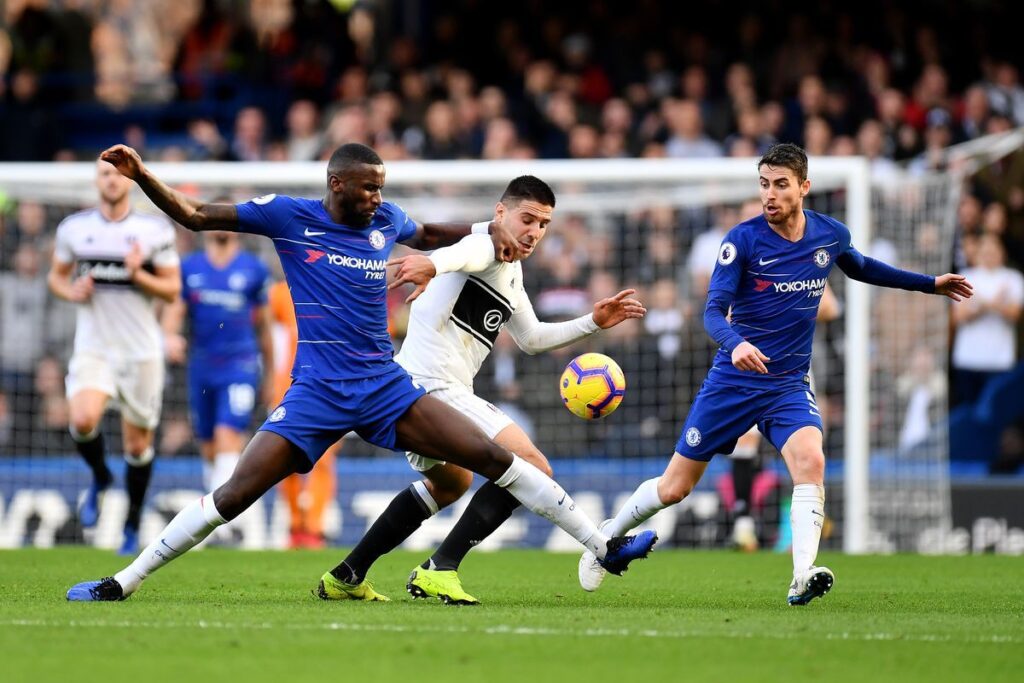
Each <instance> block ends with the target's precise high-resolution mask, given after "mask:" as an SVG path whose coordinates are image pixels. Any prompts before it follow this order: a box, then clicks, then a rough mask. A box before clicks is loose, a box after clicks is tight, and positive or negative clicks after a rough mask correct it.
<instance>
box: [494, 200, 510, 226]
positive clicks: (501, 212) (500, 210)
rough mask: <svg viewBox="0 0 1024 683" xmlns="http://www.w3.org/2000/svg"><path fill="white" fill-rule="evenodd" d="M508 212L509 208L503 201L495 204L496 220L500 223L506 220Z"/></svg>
mask: <svg viewBox="0 0 1024 683" xmlns="http://www.w3.org/2000/svg"><path fill="white" fill-rule="evenodd" d="M506 213H508V209H506V208H505V205H504V204H502V203H501V202H498V203H497V204H495V205H494V222H495V223H499V224H500V223H501V222H502V221H503V220H505V214H506Z"/></svg>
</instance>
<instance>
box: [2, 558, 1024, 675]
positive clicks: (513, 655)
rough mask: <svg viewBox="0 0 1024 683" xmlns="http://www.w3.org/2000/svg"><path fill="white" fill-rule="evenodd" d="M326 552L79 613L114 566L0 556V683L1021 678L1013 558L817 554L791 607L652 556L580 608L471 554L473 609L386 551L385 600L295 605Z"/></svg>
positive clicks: (561, 562)
mask: <svg viewBox="0 0 1024 683" xmlns="http://www.w3.org/2000/svg"><path fill="white" fill-rule="evenodd" d="M343 555H344V552H342V551H338V550H333V551H328V552H323V553H248V552H230V551H203V552H197V553H194V554H191V555H190V556H189V557H186V558H182V559H180V560H178V561H176V562H175V563H174V564H173V565H171V566H169V567H167V568H166V569H164V570H163V571H161V572H159V573H158V574H156V575H155V576H154V577H153V578H151V579H150V580H149V581H148V582H147V585H146V586H145V587H144V588H143V590H142V591H140V592H139V593H138V594H137V595H136V596H133V597H132V598H131V599H130V600H128V601H126V602H123V603H116V604H104V605H82V604H69V603H67V602H66V601H65V600H64V599H63V595H64V591H65V590H66V589H67V587H68V586H69V585H71V584H72V583H74V582H76V581H79V580H83V579H89V578H98V577H100V576H103V575H108V574H110V573H112V572H113V571H115V570H116V569H118V568H119V567H120V566H122V565H123V560H122V559H121V558H117V557H115V556H113V555H112V554H110V553H108V552H102V551H95V550H89V549H83V548H58V549H54V550H48V551H39V550H27V551H13V552H0V591H2V595H3V596H4V598H3V600H0V652H3V653H4V654H3V662H4V664H3V674H2V675H0V678H2V679H3V680H4V681H5V682H6V681H7V680H12V681H17V680H27V681H31V682H32V683H40V681H47V680H66V679H67V678H69V677H73V678H74V679H75V680H76V681H97V682H101V681H102V682H103V683H111V682H112V681H118V680H131V681H138V680H144V681H145V683H156V682H158V681H164V680H168V681H171V680H174V681H180V680H187V679H189V678H199V677H205V678H209V677H213V676H218V677H224V676H229V677H231V678H233V679H238V680H243V681H245V683H262V681H275V683H280V681H281V680H282V679H283V680H288V681H289V682H291V681H306V680H309V681H318V682H323V681H325V680H328V679H331V678H334V677H337V676H339V675H343V676H344V677H345V678H347V679H349V680H358V679H360V678H366V679H367V680H368V681H390V680H396V681H410V680H421V679H423V678H424V677H426V678H430V679H435V678H440V679H448V680H474V681H478V680H480V679H485V680H486V681H487V683H499V682H504V681H517V683H522V681H523V680H524V679H526V680H529V681H531V683H536V682H539V681H545V680H560V681H576V680H584V679H592V678H595V677H600V678H609V677H619V678H625V680H630V681H632V680H644V679H646V678H651V679H655V680H662V679H665V678H666V677H668V676H673V677H682V678H685V679H687V680H727V679H729V678H737V679H738V680H785V681H790V680H793V679H794V678H799V677H808V678H811V677H813V678H814V679H819V680H828V681H829V683H834V682H835V681H859V682H862V681H863V680H864V679H865V678H870V679H871V680H872V681H873V683H876V682H880V681H919V680H920V681H928V682H929V683H936V682H937V681H947V680H950V681H954V680H982V679H983V680H986V681H1001V680H1008V681H1009V680H1018V679H1019V675H1020V671H1022V670H1024V657H1022V652H1024V648H1021V643H1022V641H1024V619H1022V616H1024V614H1022V605H1024V586H1022V582H1021V581H1020V577H1021V576H1022V575H1024V572H1022V570H1024V560H1022V559H1021V558H1008V557H996V556H984V557H959V558H956V557H954V558H945V557H918V556H891V557H844V556H840V555H826V556H824V557H823V558H822V561H823V563H825V564H828V565H829V566H831V567H832V568H833V569H834V570H835V571H836V574H837V583H836V587H835V589H834V590H833V591H832V593H830V594H829V595H828V596H826V597H825V598H824V599H823V600H820V601H815V602H814V603H812V604H811V605H809V606H807V607H805V608H791V607H787V606H786V605H785V588H786V584H787V583H788V573H789V569H790V565H789V563H790V561H789V558H788V557H787V556H779V555H771V554H767V553H760V554H755V555H749V556H748V555H736V554H732V553H724V552H689V551H665V550H664V549H663V550H661V551H658V552H655V553H654V555H652V558H651V559H650V560H647V561H645V562H642V563H639V564H638V565H637V566H636V567H635V568H634V569H631V570H630V572H628V573H627V574H626V576H625V577H624V578H622V579H619V578H615V577H611V578H609V579H608V583H607V584H606V585H605V586H604V587H603V588H602V590H601V591H600V592H598V593H595V594H585V593H583V592H582V591H580V590H579V589H578V588H577V586H576V583H575V581H576V579H575V570H576V557H575V556H569V555H553V554H548V553H543V552H538V551H506V552H501V553H493V554H487V553H475V554H471V555H470V556H469V558H468V559H467V561H466V563H465V564H464V566H463V571H462V572H460V573H461V574H462V575H463V580H464V583H465V584H466V587H467V589H469V590H470V592H472V593H474V594H476V595H477V596H478V597H480V598H481V599H482V600H484V604H483V605H482V606H480V607H475V608H450V607H444V606H442V605H440V604H438V603H437V602H436V601H432V602H425V601H416V602H414V601H412V600H411V599H410V598H408V596H406V595H405V593H404V584H405V577H406V576H407V575H408V572H409V570H410V569H411V568H412V566H413V565H414V564H416V563H417V562H419V561H421V560H422V559H423V557H424V555H423V554H422V553H408V552H398V553H394V554H392V555H390V556H387V557H385V558H383V559H382V560H381V561H380V562H379V563H378V565H377V566H375V567H374V570H373V573H372V578H373V579H374V580H375V582H376V585H377V587H378V589H380V590H382V591H384V592H386V593H388V594H390V595H391V597H392V598H394V602H391V603H387V604H352V603H324V602H321V601H319V600H315V599H313V598H312V597H311V596H310V589H311V588H312V587H313V586H315V584H316V581H317V579H318V578H319V576H320V574H322V573H323V571H324V570H325V569H327V568H329V567H331V566H333V565H334V564H335V563H336V562H337V561H338V560H339V559H341V557H343ZM139 672H145V675H142V674H140V673H139Z"/></svg>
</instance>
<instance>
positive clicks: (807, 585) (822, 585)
mask: <svg viewBox="0 0 1024 683" xmlns="http://www.w3.org/2000/svg"><path fill="white" fill-rule="evenodd" d="M835 580H836V576H835V574H833V573H832V570H831V569H829V568H828V567H811V568H810V569H808V570H807V571H805V572H804V573H803V574H800V575H799V576H794V577H793V583H792V584H790V586H789V596H788V597H787V598H786V600H787V602H789V604H790V605H806V604H807V603H809V602H810V601H811V600H813V599H814V598H820V597H821V596H823V595H825V593H828V592H829V591H830V590H832V584H833V583H835Z"/></svg>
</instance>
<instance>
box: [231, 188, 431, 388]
mask: <svg viewBox="0 0 1024 683" xmlns="http://www.w3.org/2000/svg"><path fill="white" fill-rule="evenodd" d="M237 209H238V219H239V223H240V230H241V231H242V232H249V233H254V234H257V235H266V236H267V237H269V238H270V239H272V240H273V241H274V246H275V247H276V248H277V253H278V256H280V258H281V265H282V267H283V268H284V273H285V279H286V280H287V281H288V286H289V288H290V290H291V294H292V302H293V304H294V306H295V318H296V322H297V324H298V328H299V339H298V347H297V349H296V353H295V365H294V366H293V368H292V375H293V377H295V378H299V377H302V376H307V375H308V376H313V377H318V378H322V379H353V378H361V377H373V376H376V375H377V374H380V373H381V372H383V371H384V370H385V369H386V368H387V366H388V364H389V362H390V361H391V359H392V357H393V356H394V352H395V350H394V347H393V346H392V344H391V336H390V335H389V334H388V311H387V281H386V272H385V266H384V264H385V263H386V262H387V260H388V256H389V254H390V253H391V249H392V248H393V247H394V245H395V242H402V241H405V240H408V239H410V238H412V237H413V236H414V235H415V234H416V223H415V222H414V221H413V220H412V219H410V218H409V217H408V216H407V215H406V213H405V211H403V210H402V208H401V207H400V206H398V205H396V204H392V203H390V202H384V203H383V204H381V206H380V208H379V209H378V210H377V213H376V215H375V216H374V217H373V220H372V221H371V222H370V225H368V226H367V227H365V228H360V227H351V226H347V225H340V224H338V223H335V222H334V221H333V220H331V217H330V216H329V215H328V213H327V210H326V209H325V208H324V206H323V204H322V203H321V202H320V200H319V199H298V198H294V197H285V196H278V195H267V196H265V197H257V198H256V199H253V200H252V201H250V202H246V203H244V204H239V205H237Z"/></svg>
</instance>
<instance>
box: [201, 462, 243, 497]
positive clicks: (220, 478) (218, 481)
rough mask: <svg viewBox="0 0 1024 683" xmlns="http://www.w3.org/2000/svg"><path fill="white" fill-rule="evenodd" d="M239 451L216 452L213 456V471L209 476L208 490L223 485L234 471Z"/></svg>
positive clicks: (214, 489)
mask: <svg viewBox="0 0 1024 683" xmlns="http://www.w3.org/2000/svg"><path fill="white" fill-rule="evenodd" d="M241 457H242V456H241V454H240V453H218V454H217V455H216V456H214V458H213V472H212V474H211V477H210V488H209V490H210V491H216V490H217V489H219V488H220V487H221V486H223V485H224V484H225V483H226V482H227V480H228V479H230V478H231V475H232V474H234V472H235V465H237V464H238V461H239V459H240V458H241Z"/></svg>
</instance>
